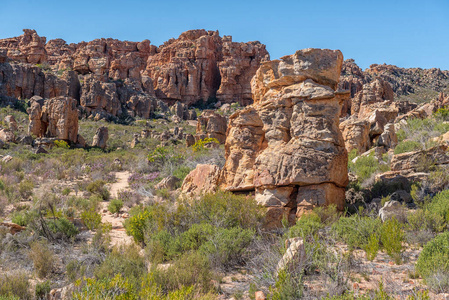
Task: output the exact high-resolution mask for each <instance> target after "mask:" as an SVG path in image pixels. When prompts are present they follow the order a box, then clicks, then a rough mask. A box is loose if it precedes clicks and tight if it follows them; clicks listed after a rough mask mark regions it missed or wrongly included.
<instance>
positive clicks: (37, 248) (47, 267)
mask: <svg viewBox="0 0 449 300" xmlns="http://www.w3.org/2000/svg"><path fill="white" fill-rule="evenodd" d="M28 256H29V258H30V259H31V260H32V261H33V265H34V270H35V271H36V275H37V276H38V277H39V278H45V277H47V275H48V274H50V273H51V272H53V269H54V267H55V255H54V253H53V251H51V250H50V248H49V247H48V244H47V243H46V242H44V241H38V242H34V243H32V244H31V246H30V250H29V252H28Z"/></svg>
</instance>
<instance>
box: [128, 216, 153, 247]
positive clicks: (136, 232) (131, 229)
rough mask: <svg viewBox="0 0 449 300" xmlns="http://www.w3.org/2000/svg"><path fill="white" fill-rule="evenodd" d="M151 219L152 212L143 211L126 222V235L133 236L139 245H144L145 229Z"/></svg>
mask: <svg viewBox="0 0 449 300" xmlns="http://www.w3.org/2000/svg"><path fill="white" fill-rule="evenodd" d="M150 217H151V215H150V212H149V211H148V210H143V211H141V212H139V213H138V214H136V215H134V216H132V217H130V218H129V219H127V220H126V222H125V229H126V233H127V234H128V235H130V236H132V237H133V238H134V241H136V242H137V243H144V237H145V229H146V228H147V222H148V220H149V218H150Z"/></svg>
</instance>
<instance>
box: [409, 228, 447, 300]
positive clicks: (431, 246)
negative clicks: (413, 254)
mask: <svg viewBox="0 0 449 300" xmlns="http://www.w3.org/2000/svg"><path fill="white" fill-rule="evenodd" d="M416 269H417V270H418V272H419V273H420V274H421V276H422V277H423V278H424V279H425V281H426V283H427V284H429V285H430V286H431V287H432V288H438V289H442V290H444V291H447V290H448V288H449V285H447V284H448V283H449V282H447V281H446V282H445V284H444V286H438V285H437V280H436V279H438V277H443V278H446V279H447V278H448V277H449V274H448V272H449V232H444V233H441V234H439V235H437V236H436V237H435V239H433V240H432V241H430V242H428V243H427V244H426V245H425V246H424V248H423V250H422V251H421V253H420V254H419V257H418V260H417V262H416Z"/></svg>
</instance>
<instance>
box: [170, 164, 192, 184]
mask: <svg viewBox="0 0 449 300" xmlns="http://www.w3.org/2000/svg"><path fill="white" fill-rule="evenodd" d="M190 171H191V169H190V168H189V167H187V166H179V167H178V168H176V169H175V170H174V171H173V176H175V177H176V178H179V183H178V184H177V187H180V186H181V184H182V182H183V181H184V178H186V176H187V175H188V174H189V173H190Z"/></svg>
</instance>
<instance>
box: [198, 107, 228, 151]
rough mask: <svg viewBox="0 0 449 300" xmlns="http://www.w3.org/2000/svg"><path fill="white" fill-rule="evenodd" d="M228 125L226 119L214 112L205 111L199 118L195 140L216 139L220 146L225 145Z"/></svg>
mask: <svg viewBox="0 0 449 300" xmlns="http://www.w3.org/2000/svg"><path fill="white" fill-rule="evenodd" d="M226 123H227V120H226V118H225V117H223V116H222V115H219V114H217V113H216V112H214V111H213V110H205V111H203V113H202V114H201V115H200V116H199V117H198V123H197V126H196V136H195V139H196V140H200V139H204V138H215V139H217V140H218V142H219V143H220V144H224V143H225V141H226V127H227V125H226Z"/></svg>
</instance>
